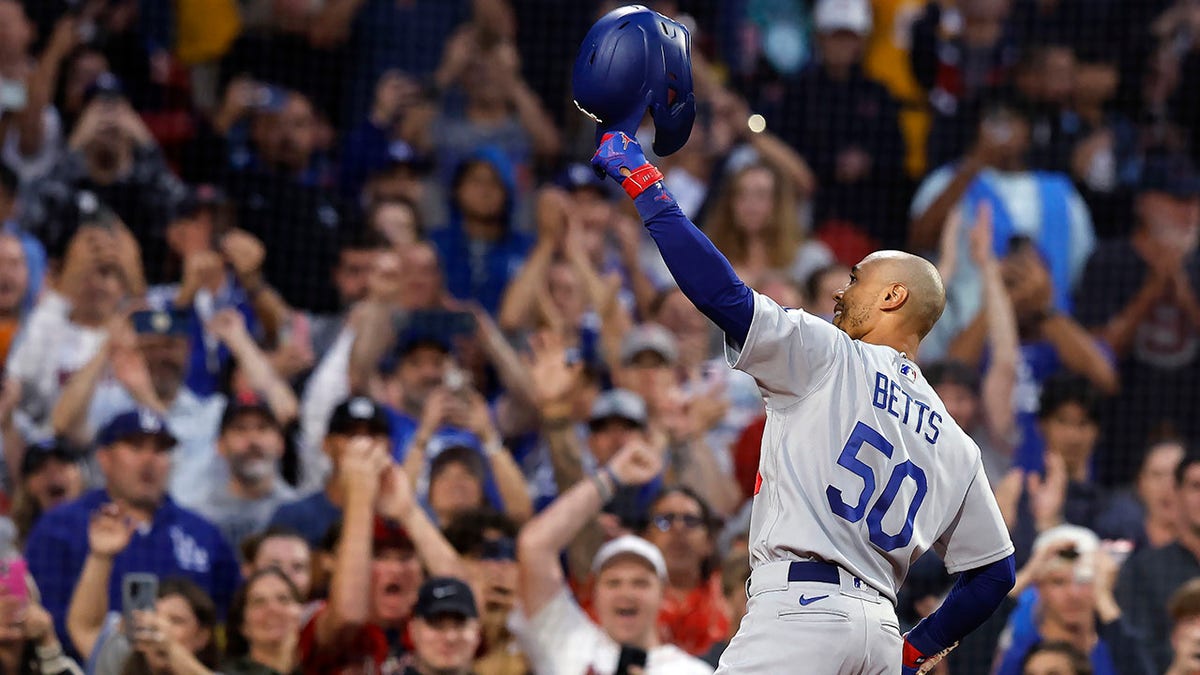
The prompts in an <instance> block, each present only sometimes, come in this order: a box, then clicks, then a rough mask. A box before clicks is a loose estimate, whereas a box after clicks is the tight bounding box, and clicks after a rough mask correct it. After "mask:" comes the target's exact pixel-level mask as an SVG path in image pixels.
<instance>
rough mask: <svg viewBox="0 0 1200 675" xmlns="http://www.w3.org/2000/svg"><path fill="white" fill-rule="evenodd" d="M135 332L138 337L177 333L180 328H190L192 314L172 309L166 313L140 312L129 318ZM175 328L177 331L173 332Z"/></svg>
mask: <svg viewBox="0 0 1200 675" xmlns="http://www.w3.org/2000/svg"><path fill="white" fill-rule="evenodd" d="M129 320H130V322H131V323H132V324H133V330H134V332H135V333H137V334H138V335H161V334H163V333H177V332H178V330H179V328H178V327H179V326H188V325H189V324H191V321H192V313H191V312H190V311H187V310H182V309H172V310H170V311H166V312H155V311H153V310H148V309H144V310H139V311H136V312H134V313H133V314H132V315H131V316H130V317H129ZM172 327H175V330H172Z"/></svg>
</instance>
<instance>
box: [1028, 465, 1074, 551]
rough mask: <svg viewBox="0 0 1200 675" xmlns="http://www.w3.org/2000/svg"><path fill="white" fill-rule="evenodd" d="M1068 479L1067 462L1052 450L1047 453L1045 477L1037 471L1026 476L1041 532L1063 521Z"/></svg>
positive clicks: (1033, 509)
mask: <svg viewBox="0 0 1200 675" xmlns="http://www.w3.org/2000/svg"><path fill="white" fill-rule="evenodd" d="M1067 480H1068V476H1067V465H1066V463H1065V462H1064V461H1063V458H1062V457H1060V456H1059V455H1057V454H1055V453H1052V452H1048V453H1046V477H1045V478H1042V477H1041V476H1039V475H1037V474H1036V473H1030V474H1029V475H1027V476H1026V477H1025V491H1026V492H1027V493H1028V494H1029V509H1030V511H1031V512H1032V513H1033V518H1034V523H1036V525H1037V529H1038V531H1039V532H1040V531H1042V530H1045V529H1047V528H1049V527H1053V526H1055V525H1057V524H1058V523H1059V522H1061V521H1062V509H1063V504H1064V503H1065V502H1066V500H1067Z"/></svg>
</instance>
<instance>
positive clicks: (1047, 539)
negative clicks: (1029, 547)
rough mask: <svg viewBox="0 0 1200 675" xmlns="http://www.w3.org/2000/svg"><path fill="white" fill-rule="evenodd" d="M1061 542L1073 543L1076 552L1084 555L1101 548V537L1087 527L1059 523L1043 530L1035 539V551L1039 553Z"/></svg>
mask: <svg viewBox="0 0 1200 675" xmlns="http://www.w3.org/2000/svg"><path fill="white" fill-rule="evenodd" d="M1060 543H1070V544H1073V545H1074V548H1075V552H1076V553H1077V554H1079V555H1081V556H1082V555H1087V554H1089V553H1094V552H1096V551H1097V550H1098V549H1099V548H1100V537H1098V536H1096V533H1095V532H1092V531H1091V530H1089V529H1087V528H1086V527H1080V526H1078V525H1057V526H1055V527H1052V528H1050V529H1048V530H1046V531H1045V532H1042V533H1041V534H1039V535H1038V536H1037V539H1034V540H1033V552H1034V553H1037V552H1038V551H1040V550H1042V549H1044V548H1046V547H1048V546H1055V545H1058V544H1060Z"/></svg>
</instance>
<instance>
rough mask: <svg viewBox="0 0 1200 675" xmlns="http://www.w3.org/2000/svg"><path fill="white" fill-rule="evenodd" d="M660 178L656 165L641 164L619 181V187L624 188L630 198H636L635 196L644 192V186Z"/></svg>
mask: <svg viewBox="0 0 1200 675" xmlns="http://www.w3.org/2000/svg"><path fill="white" fill-rule="evenodd" d="M662 179H663V175H662V172H661V171H659V170H658V167H656V166H654V165H653V164H643V165H642V166H640V167H638V168H636V169H634V170H633V173H631V174H629V175H628V176H626V177H625V180H623V181H621V187H623V188H625V194H627V195H629V198H630V199H637V196H638V195H640V194H642V193H643V192H645V191H646V188H648V187H650V186H651V185H654V184H655V183H657V182H659V181H660V180H662Z"/></svg>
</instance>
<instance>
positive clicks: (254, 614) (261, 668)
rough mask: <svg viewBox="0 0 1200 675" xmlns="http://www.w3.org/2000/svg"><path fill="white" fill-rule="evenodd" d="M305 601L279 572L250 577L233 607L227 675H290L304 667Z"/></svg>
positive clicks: (268, 569) (264, 571)
mask: <svg viewBox="0 0 1200 675" xmlns="http://www.w3.org/2000/svg"><path fill="white" fill-rule="evenodd" d="M303 602H304V597H303V596H302V595H301V593H300V591H299V589H297V588H296V586H295V584H293V583H292V580H291V577H289V576H288V575H287V574H285V573H284V572H283V571H281V570H280V569H279V568H278V567H264V568H262V569H259V570H258V571H256V572H254V573H253V574H251V575H249V576H247V577H246V583H244V584H242V587H241V588H239V589H238V592H237V593H236V594H234V596H233V602H232V603H230V605H229V621H228V623H227V626H228V631H229V633H228V635H229V638H228V644H227V645H226V648H225V666H224V667H223V668H222V669H221V672H222V673H224V675H265V674H266V673H272V674H274V675H284V674H285V673H292V672H294V671H295V669H296V667H297V666H298V665H299V664H298V663H297V660H296V645H297V644H298V643H299V639H300V626H301V613H302V611H303V604H302V603H303Z"/></svg>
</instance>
